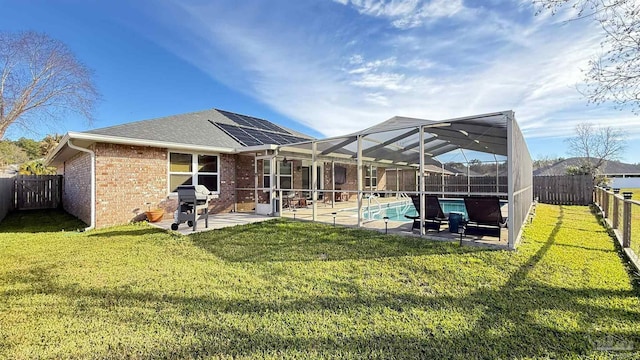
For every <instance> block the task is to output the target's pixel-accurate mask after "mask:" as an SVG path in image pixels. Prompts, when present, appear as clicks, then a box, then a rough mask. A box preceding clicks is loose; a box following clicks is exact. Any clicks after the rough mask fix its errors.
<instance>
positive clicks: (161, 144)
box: [68, 131, 235, 154]
mask: <svg viewBox="0 0 640 360" xmlns="http://www.w3.org/2000/svg"><path fill="white" fill-rule="evenodd" d="M68 135H69V137H70V138H73V139H78V140H89V141H95V142H102V143H112V144H121V145H137V146H150V147H158V148H168V149H184V150H193V151H203V152H217V153H230V154H233V153H235V149H232V148H223V147H216V146H205V145H190V144H182V143H174V142H168V141H158V140H145V139H134V138H127V137H122V136H112V135H99V134H91V133H78V132H71V131H70V132H69V133H68Z"/></svg>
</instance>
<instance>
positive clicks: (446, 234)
mask: <svg viewBox="0 0 640 360" xmlns="http://www.w3.org/2000/svg"><path fill="white" fill-rule="evenodd" d="M398 201H402V200H398V198H396V197H384V198H376V202H377V203H379V204H380V205H381V206H382V207H383V208H384V207H385V206H386V205H393V204H395V203H397V202H398ZM404 201H405V202H407V205H410V206H413V205H411V204H410V203H411V201H410V200H406V199H405V200H404ZM365 202H366V200H365ZM357 206H358V203H357V201H341V202H337V203H335V204H334V205H333V206H332V204H327V203H322V202H321V203H320V204H318V206H317V208H316V220H315V221H316V222H320V223H326V224H334V223H335V225H336V226H346V227H358V217H357ZM376 206H377V205H376ZM502 214H503V216H504V217H505V218H506V217H507V216H508V207H507V206H503V207H502ZM280 216H281V217H283V218H287V219H295V220H300V221H313V208H312V204H308V205H307V206H303V207H295V208H285V209H283V210H282V213H281V214H280ZM447 216H448V214H447ZM412 226H413V221H412V220H410V219H406V218H404V219H403V218H402V217H400V219H398V220H388V221H387V222H386V223H385V221H384V220H383V219H382V220H381V219H373V220H369V219H363V220H362V221H361V224H360V227H361V228H363V229H369V230H375V231H380V232H385V231H386V232H388V233H389V234H397V235H404V236H416V237H420V236H422V237H424V238H425V239H429V240H436V241H449V242H460V234H459V233H457V232H455V233H452V232H450V231H449V224H448V222H445V223H443V224H442V225H441V227H440V231H439V232H437V231H435V230H429V231H426V232H425V233H424V234H422V235H421V234H420V233H419V232H418V231H417V230H415V229H413V228H412ZM462 244H463V245H482V246H488V247H495V248H501V249H506V248H508V229H505V228H503V229H501V230H500V236H499V237H496V236H490V235H475V234H474V235H471V234H466V235H464V236H463V237H462Z"/></svg>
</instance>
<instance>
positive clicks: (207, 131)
mask: <svg viewBox="0 0 640 360" xmlns="http://www.w3.org/2000/svg"><path fill="white" fill-rule="evenodd" d="M224 113H226V114H229V112H224ZM231 114H234V113H231ZM260 120H262V119H260ZM265 121H266V120H265ZM215 123H221V124H228V125H237V123H236V122H234V121H232V120H231V119H229V117H227V116H225V115H224V114H223V112H221V111H219V110H217V109H210V110H204V111H198V112H192V113H187V114H178V115H172V116H166V117H162V118H157V119H150V120H142V121H136V122H131V123H126V124H122V125H116V126H110V127H105V128H100V129H95V130H90V131H86V133H90V134H98V135H107V136H117V137H123V138H131V139H144V140H154V141H163V142H172V143H179V144H187V145H200V146H215V147H219V148H231V149H235V148H239V147H243V146H244V145H243V144H242V143H240V142H238V141H237V140H235V139H234V138H233V137H231V136H229V135H228V134H227V133H225V132H224V131H223V130H222V129H220V127H219V126H216V125H215ZM279 127H280V128H282V126H279ZM283 129H284V128H283ZM284 130H286V131H288V132H290V133H292V134H293V135H296V136H299V137H304V138H308V139H311V137H309V136H307V135H304V134H300V133H297V132H293V131H290V130H288V129H284Z"/></svg>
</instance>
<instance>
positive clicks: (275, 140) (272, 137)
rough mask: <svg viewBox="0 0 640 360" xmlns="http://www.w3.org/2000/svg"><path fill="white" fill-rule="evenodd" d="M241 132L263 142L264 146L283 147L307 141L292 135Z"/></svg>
mask: <svg viewBox="0 0 640 360" xmlns="http://www.w3.org/2000/svg"><path fill="white" fill-rule="evenodd" d="M243 130H244V131H246V132H247V133H248V134H249V135H251V136H253V137H255V138H256V139H258V140H260V141H263V142H264V143H265V144H275V145H284V144H291V143H295V142H300V141H307V140H309V139H305V138H301V137H297V136H293V135H285V134H278V133H274V132H269V131H264V130H258V129H248V128H243Z"/></svg>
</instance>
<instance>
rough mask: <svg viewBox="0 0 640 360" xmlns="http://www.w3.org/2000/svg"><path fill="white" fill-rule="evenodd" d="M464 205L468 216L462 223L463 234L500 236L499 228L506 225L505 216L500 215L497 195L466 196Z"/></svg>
mask: <svg viewBox="0 0 640 360" xmlns="http://www.w3.org/2000/svg"><path fill="white" fill-rule="evenodd" d="M464 205H465V207H466V208H467V215H468V216H469V219H468V220H467V221H466V222H465V223H464V232H465V234H478V235H491V236H497V237H500V229H502V228H506V227H507V218H503V217H502V211H501V210H500V198H498V197H497V196H481V197H466V198H464ZM470 225H473V226H470Z"/></svg>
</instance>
